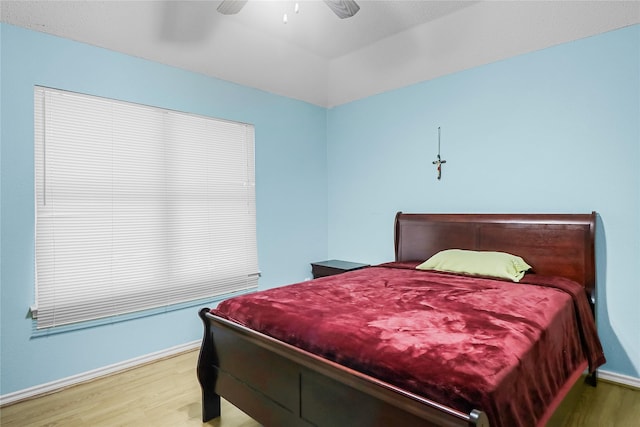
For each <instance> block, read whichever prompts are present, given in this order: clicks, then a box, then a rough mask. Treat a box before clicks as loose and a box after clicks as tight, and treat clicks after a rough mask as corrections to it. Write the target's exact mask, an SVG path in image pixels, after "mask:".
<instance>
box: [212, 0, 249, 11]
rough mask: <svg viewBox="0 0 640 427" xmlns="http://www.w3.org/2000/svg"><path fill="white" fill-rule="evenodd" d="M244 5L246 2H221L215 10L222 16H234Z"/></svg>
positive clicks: (239, 0) (237, 0)
mask: <svg viewBox="0 0 640 427" xmlns="http://www.w3.org/2000/svg"><path fill="white" fill-rule="evenodd" d="M245 4H247V0H223V2H222V3H220V6H218V9H217V10H218V12H220V13H222V14H223V15H235V14H236V13H238V12H240V10H241V9H242V8H243V7H244V5H245Z"/></svg>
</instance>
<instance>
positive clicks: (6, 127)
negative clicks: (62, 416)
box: [0, 24, 327, 395]
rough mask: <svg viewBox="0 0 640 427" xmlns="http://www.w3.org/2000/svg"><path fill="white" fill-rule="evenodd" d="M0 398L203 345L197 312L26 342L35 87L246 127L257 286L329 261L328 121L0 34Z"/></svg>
mask: <svg viewBox="0 0 640 427" xmlns="http://www.w3.org/2000/svg"><path fill="white" fill-rule="evenodd" d="M0 36H1V37H2V39H1V40H2V51H1V55H2V58H1V64H2V68H1V71H2V74H1V77H0V79H1V87H2V98H1V104H2V105H1V108H2V117H1V123H0V124H1V137H2V140H1V144H2V145H1V155H0V159H1V160H2V168H1V177H2V186H1V193H0V194H1V203H2V206H1V217H0V218H1V221H2V230H1V231H2V248H1V250H2V253H1V255H2V257H1V263H2V264H1V265H2V275H1V288H0V289H1V304H2V305H1V307H0V311H1V319H0V320H1V325H2V334H1V340H2V341H1V366H2V374H1V375H0V377H1V379H2V380H1V381H2V382H1V386H0V395H4V394H7V393H11V392H14V391H18V390H23V389H25V388H28V387H31V386H35V385H39V384H44V383H47V382H50V381H54V380H58V379H61V378H65V377H68V376H71V375H74V374H78V373H82V372H86V371H89V370H92V369H96V368H99V367H103V366H107V365H111V364H114V363H117V362H120V361H124V360H128V359H131V358H135V357H138V356H141V355H146V354H149V353H153V352H156V351H160V350H163V349H166V348H170V347H173V346H176V345H180V344H184V343H187V342H191V341H194V340H197V339H199V338H200V336H201V334H202V326H201V324H200V320H199V319H198V317H197V308H192V309H185V310H179V311H173V312H170V313H167V314H163V315H156V316H152V317H146V318H142V319H139V320H135V321H128V322H122V323H117V324H113V325H106V326H100V327H97V328H92V329H85V330H80V331H75V332H69V333H64V334H56V335H50V336H45V337H34V336H33V326H32V321H31V320H30V319H28V318H27V312H28V307H29V305H30V304H33V302H34V296H33V295H34V235H33V230H34V195H33V173H34V171H33V86H34V85H44V86H50V87H55V88H60V89H66V90H71V91H77V92H84V93H88V94H93V95H99V96H104V97H109V98H116V99H121V100H125V101H132V102H138V103H142V104H149V105H154V106H158V107H164V108H169V109H175V110H181V111H187V112H191V113H196V114H202V115H208V116H212V117H219V118H224V119H229V120H236V121H241V122H247V123H252V124H254V125H255V128H256V181H257V184H256V198H257V228H258V257H259V262H260V267H261V270H262V277H261V280H260V286H261V287H264V288H268V287H272V286H276V285H282V284H285V283H289V282H292V281H295V280H302V279H303V278H305V277H308V276H310V266H309V263H310V262H312V261H317V260H320V259H324V258H325V257H326V255H327V185H326V161H327V160H326V134H325V133H326V110H325V109H324V108H320V107H317V106H313V105H310V104H307V103H303V102H299V101H295V100H291V99H287V98H283V97H279V96H275V95H272V94H268V93H265V92H261V91H258V90H254V89H250V88H247V87H243V86H239V85H234V84H231V83H227V82H223V81H220V80H216V79H212V78H209V77H205V76H203V75H199V74H194V73H190V72H186V71H183V70H179V69H176V68H171V67H167V66H164V65H160V64H157V63H153V62H149V61H145V60H141V59H138V58H134V57H130V56H126V55H121V54H118V53H114V52H111V51H107V50H104V49H100V48H96V47H93V46H88V45H84V44H80V43H75V42H72V41H69V40H64V39H60V38H57V37H51V36H47V35H44V34H41V33H37V32H32V31H27V30H24V29H20V28H17V27H13V26H9V25H6V24H2V26H1V29H0Z"/></svg>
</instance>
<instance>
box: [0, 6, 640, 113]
mask: <svg viewBox="0 0 640 427" xmlns="http://www.w3.org/2000/svg"><path fill="white" fill-rule="evenodd" d="M357 2H358V4H359V5H360V11H359V12H358V13H357V14H356V15H355V16H353V17H352V18H348V19H339V18H338V17H337V16H335V15H334V14H333V12H332V11H331V10H330V9H329V8H328V7H327V5H325V4H324V2H322V1H319V0H301V1H299V3H300V12H299V13H298V14H296V13H295V12H294V4H295V1H271V0H249V2H248V3H247V4H246V6H245V7H244V8H243V9H242V10H241V11H240V13H238V14H237V15H222V14H219V13H217V12H216V7H217V6H218V5H219V4H220V1H219V0H210V1H159V0H146V1H124V0H119V1H117V0H110V1H109V0H107V1H105V0H102V1H100V0H84V1H69V0H64V1H62V0H48V1H32V0H19V1H12V0H2V1H0V20H1V21H2V22H5V23H9V24H12V25H17V26H20V27H25V28H29V29H32V30H36V31H41V32H45V33H50V34H54V35H58V36H61V37H65V38H68V39H72V40H77V41H81V42H85V43H89V44H92V45H95V46H100V47H104V48H107V49H110V50H114V51H118V52H123V53H126V54H129V55H134V56H138V57H141V58H146V59H150V60H153V61H157V62H160V63H164V64H169V65H172V66H176V67H179V68H183V69H187V70H191V71H195V72H198V73H202V74H205V75H209V76H213V77H217V78H220V79H223V80H227V81H231V82H235V83H239V84H242V85H246V86H250V87H254V88H258V89H261V90H264V91H267V92H271V93H275V94H279V95H283V96H287V97H290V98H295V99H299V100H303V101H306V102H309V103H312V104H316V105H320V106H326V107H332V106H336V105H340V104H343V103H346V102H350V101H353V100H357V99H360V98H363V97H366V96H370V95H373V94H376V93H381V92H384V91H388V90H392V89H396V88H399V87H403V86H407V85H410V84H413V83H416V82H419V81H423V80H428V79H432V78H435V77H438V76H442V75H445V74H449V73H452V72H456V71H460V70H463V69H467V68H471V67H474V66H477V65H481V64H486V63H490V62H494V61H497V60H501V59H504V58H508V57H511V56H514V55H518V54H522V53H526V52H531V51H534V50H538V49H542V48H545V47H549V46H553V45H556V44H560V43H564V42H568V41H572V40H577V39H580V38H583V37H588V36H591V35H594V34H599V33H602V32H605V31H610V30H613V29H617V28H621V27H625V26H628V25H632V24H636V23H640V2H639V1H617V0H607V1H593V0H591V1H573V0H571V1H517V0H512V1H487V0H484V1H454V0H445V1H426V0H424V1H408V0H390V1H379V0H357ZM284 13H287V15H288V23H286V24H284V23H283V14H284Z"/></svg>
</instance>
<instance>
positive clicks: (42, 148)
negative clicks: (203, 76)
mask: <svg viewBox="0 0 640 427" xmlns="http://www.w3.org/2000/svg"><path fill="white" fill-rule="evenodd" d="M34 95H35V102H34V105H35V175H36V176H35V195H36V308H37V328H38V329H41V328H49V327H53V326H59V325H65V324H69V323H75V322H81V321H86V320H94V319H98V318H103V317H111V316H116V315H121V314H126V313H132V312H136V311H142V310H147V309H152V308H158V307H167V306H171V305H175V304H180V303H185V302H188V301H195V300H199V299H204V298H209V297H214V296H219V295H225V294H229V293H232V292H237V291H247V290H251V289H256V288H257V285H258V262H257V248H256V219H255V216H256V214H255V178H254V175H255V173H254V128H253V126H251V125H248V124H243V123H235V122H228V121H222V120H215V119H211V118H208V117H202V116H195V115H191V114H186V113H180V112H175V111H168V110H162V109H159V108H153V107H148V106H143V105H138V104H131V103H126V102H121V101H114V100H109V99H104V98H98V97H93V96H88V95H81V94H76V93H70V92H64V91H59V90H53V89H49V88H42V87H36V88H35V93H34Z"/></svg>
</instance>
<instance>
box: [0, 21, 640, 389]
mask: <svg viewBox="0 0 640 427" xmlns="http://www.w3.org/2000/svg"><path fill="white" fill-rule="evenodd" d="M0 25H1V28H0V37H1V40H2V45H1V49H2V50H1V58H0V61H1V62H0V64H1V69H0V70H1V73H2V74H1V76H0V82H1V87H0V90H1V95H2V96H1V104H0V108H1V110H0V111H1V112H2V116H1V118H0V125H1V130H0V137H1V145H0V149H1V150H0V160H1V162H2V168H1V170H0V173H1V178H2V181H1V187H0V190H1V192H0V196H1V197H0V201H1V203H2V204H1V210H0V220H1V226H2V229H1V232H2V247H1V258H0V263H1V266H2V273H1V282H0V291H1V301H0V303H1V307H0V309H1V318H0V320H1V325H2V331H1V335H2V336H1V353H0V357H1V359H0V364H1V368H2V372H1V375H0V376H1V378H2V379H1V381H2V382H1V385H0V395H2V394H7V393H11V392H14V391H18V390H22V389H25V388H27V387H30V386H35V385H39V384H43V383H46V382H49V381H53V380H57V379H60V378H65V377H68V376H71V375H74V374H77V373H81V372H86V371H88V370H91V369H95V368H99V367H102V366H106V365H110V364H113V363H117V362H119V361H123V360H127V359H131V358H134V357H137V356H140V355H144V354H148V353H152V352H155V351H159V350H162V349H165V348H169V347H172V346H174V345H179V344H182V343H186V342H190V341H193V340H196V339H198V338H199V337H200V334H201V326H200V323H199V320H198V319H197V316H196V315H195V310H194V309H187V310H179V311H174V312H170V313H166V314H163V315H157V316H152V317H147V318H142V319H138V320H134V321H128V322H122V323H117V324H113V325H106V326H100V327H96V328H92V329H86V330H80V331H75V332H69V333H63V334H55V335H50V336H45V337H34V336H33V325H32V321H31V320H30V319H28V318H27V308H28V306H29V305H30V304H32V303H33V283H34V269H33V263H34V260H33V225H34V224H33V217H34V205H33V85H45V86H51V87H56V88H61V89H67V90H72V91H78V92H84V93H89V94H95V95H99V96H105V97H110V98H116V99H122V100H126V101H132V102H139V103H143V104H150V105H155V106H159V107H165V108H171V109H176V110H182V111H188V112H193V113H196V114H204V115H209V116H213V117H220V118H225V119H229V120H237V121H243V122H248V123H253V124H255V126H256V175H257V176H256V181H257V187H256V190H257V208H258V248H259V254H258V255H259V261H260V267H261V270H262V273H263V275H262V278H261V281H260V286H261V287H263V288H268V287H273V286H278V285H282V284H285V283H290V282H293V281H298V280H302V279H304V278H305V277H308V276H309V262H311V261H316V260H319V259H323V258H325V257H327V256H328V257H330V258H344V259H348V260H353V261H363V262H368V263H376V262H382V261H387V260H390V259H392V257H393V229H392V226H393V217H394V214H395V212H396V211H398V210H402V211H405V212H591V211H592V210H595V211H597V212H598V213H599V215H600V217H599V224H598V232H597V252H598V254H597V255H598V280H599V286H600V295H599V306H598V315H599V318H598V324H599V328H600V332H601V336H602V339H603V342H604V345H605V351H606V353H607V357H608V359H609V363H608V364H607V365H605V367H604V369H606V370H608V371H612V372H616V373H620V374H623V375H630V376H633V377H640V375H639V372H640V334H638V332H637V325H638V324H640V311H639V310H638V309H637V308H638V307H639V306H640V283H639V282H640V279H638V278H637V273H636V272H635V270H636V269H637V267H638V266H639V264H640V221H639V219H640V167H639V165H640V128H639V127H640V124H639V123H640V119H639V117H640V26H634V27H630V28H626V29H622V30H618V31H613V32H610V33H606V34H602V35H599V36H595V37H591V38H588V39H584V40H580V41H577V42H573V43H568V44H564V45H560V46H557V47H553V48H549V49H545V50H542V51H538V52H534V53H530V54H527V55H521V56H518V57H515V58H511V59H508V60H504V61H500V62H497V63H493V64H489V65H486V66H482V67H477V68H474V69H471V70H467V71H463V72H460V73H456V74H452V75H449V76H445V77H442V78H438V79H435V80H431V81H427V82H423V83H420V84H416V85H412V86H410V87H407V88H404V89H400V90H395V91H391V92H388V93H385V94H381V95H377V96H373V97H370V98H367V99H363V100H360V101H356V102H352V103H350V104H346V105H343V106H340V107H336V108H333V109H330V110H326V109H323V108H320V107H316V106H312V105H309V104H306V103H303V102H299V101H294V100H291V99H287V98H283V97H279V96H275V95H271V94H268V93H265V92H261V91H258V90H254V89H250V88H247V87H243V86H239V85H234V84H231V83H227V82H223V81H219V80H216V79H212V78H208V77H205V76H202V75H198V74H194V73H189V72H186V71H183V70H179V69H175V68H171V67H167V66H164V65H160V64H157V63H152V62H149V61H144V60H141V59H138V58H133V57H129V56H125V55H121V54H118V53H114V52H110V51H107V50H103V49H100V48H96V47H92V46H87V45H84V44H80V43H75V42H72V41H69V40H64V39H60V38H56V37H51V36H47V35H44V34H40V33H36V32H32V31H27V30H23V29H20V28H16V27H13V26H9V25H6V24H0ZM25 52H28V53H29V54H28V55H25ZM438 126H441V127H442V156H443V158H444V159H446V160H447V164H445V165H444V166H443V178H442V181H437V180H436V179H435V168H434V166H433V165H432V164H431V162H432V161H433V160H434V159H435V155H436V151H437V127H438Z"/></svg>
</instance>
